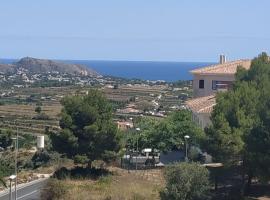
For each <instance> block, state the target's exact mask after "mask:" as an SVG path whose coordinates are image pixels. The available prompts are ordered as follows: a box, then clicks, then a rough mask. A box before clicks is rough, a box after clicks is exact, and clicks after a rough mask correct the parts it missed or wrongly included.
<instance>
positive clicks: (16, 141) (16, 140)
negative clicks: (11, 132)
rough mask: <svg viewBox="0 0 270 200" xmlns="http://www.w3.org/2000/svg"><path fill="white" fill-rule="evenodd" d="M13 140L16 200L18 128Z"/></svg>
mask: <svg viewBox="0 0 270 200" xmlns="http://www.w3.org/2000/svg"><path fill="white" fill-rule="evenodd" d="M12 140H14V141H15V200H17V183H18V182H17V173H18V149H19V135H18V128H17V131H16V137H14V138H12Z"/></svg>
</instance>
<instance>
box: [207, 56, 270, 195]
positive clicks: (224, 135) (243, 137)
mask: <svg viewBox="0 0 270 200" xmlns="http://www.w3.org/2000/svg"><path fill="white" fill-rule="evenodd" d="M236 79H237V80H236V83H235V84H234V87H233V89H232V90H231V91H229V92H226V93H220V94H218V96H217V105H216V106H215V108H214V111H213V113H212V117H211V118H212V123H213V125H212V126H211V127H209V128H208V129H206V134H207V145H206V148H207V150H208V152H209V153H210V154H212V155H213V158H214V161H216V162H223V163H225V164H227V165H237V164H238V163H239V162H240V163H242V172H241V173H242V177H243V183H244V184H243V187H242V192H243V189H244V186H245V185H246V187H245V189H246V191H247V192H248V191H249V188H250V184H251V181H252V178H254V177H256V178H257V179H259V180H260V181H269V180H270V169H269V165H270V156H269V155H270V124H269V120H270V115H269V113H270V104H269V102H270V90H269V88H270V62H269V57H268V56H267V55H266V54H265V53H262V54H261V55H259V57H257V58H255V59H254V60H253V61H252V64H251V68H250V70H244V69H243V68H241V67H240V68H239V69H238V72H237V74H236ZM245 175H247V177H248V178H247V179H245ZM246 181H247V182H246Z"/></svg>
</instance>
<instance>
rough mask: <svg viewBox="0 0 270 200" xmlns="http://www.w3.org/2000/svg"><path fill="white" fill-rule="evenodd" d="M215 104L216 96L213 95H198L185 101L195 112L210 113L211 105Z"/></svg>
mask: <svg viewBox="0 0 270 200" xmlns="http://www.w3.org/2000/svg"><path fill="white" fill-rule="evenodd" d="M215 105H216V98H215V96H214V95H210V96H205V97H198V98H194V99H191V100H188V101H186V106H187V107H188V108H189V109H191V110H192V111H193V112H196V113H208V114H209V113H211V112H212V110H213V107H214V106H215Z"/></svg>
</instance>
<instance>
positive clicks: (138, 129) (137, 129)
mask: <svg viewBox="0 0 270 200" xmlns="http://www.w3.org/2000/svg"><path fill="white" fill-rule="evenodd" d="M140 130H141V129H140V128H136V131H137V132H138V134H137V150H136V151H137V153H136V171H137V169H138V162H137V159H138V154H139V137H138V136H139V131H140Z"/></svg>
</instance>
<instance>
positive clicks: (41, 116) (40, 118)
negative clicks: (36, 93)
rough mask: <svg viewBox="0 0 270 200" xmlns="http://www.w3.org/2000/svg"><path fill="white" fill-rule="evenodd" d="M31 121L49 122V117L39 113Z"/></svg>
mask: <svg viewBox="0 0 270 200" xmlns="http://www.w3.org/2000/svg"><path fill="white" fill-rule="evenodd" d="M33 119H36V120H49V119H50V117H49V116H48V115H47V114H45V113H40V114H38V115H36V116H34V117H33Z"/></svg>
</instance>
